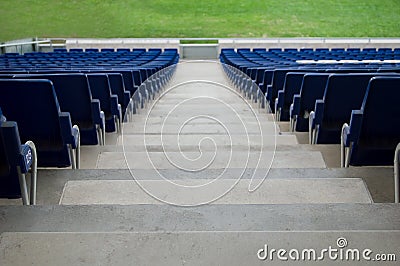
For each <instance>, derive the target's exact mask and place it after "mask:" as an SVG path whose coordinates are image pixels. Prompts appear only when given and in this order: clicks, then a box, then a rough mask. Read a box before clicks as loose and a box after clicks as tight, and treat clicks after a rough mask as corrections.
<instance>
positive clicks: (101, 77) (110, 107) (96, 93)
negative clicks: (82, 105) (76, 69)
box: [86, 74, 122, 132]
mask: <svg viewBox="0 0 400 266" xmlns="http://www.w3.org/2000/svg"><path fill="white" fill-rule="evenodd" d="M86 76H87V78H88V82H89V87H90V91H91V92H92V97H93V98H94V99H98V100H99V101H100V109H101V110H102V111H103V112H104V116H105V120H106V127H105V128H106V132H115V130H116V129H117V130H118V131H119V132H121V131H120V129H121V122H122V110H121V106H120V105H119V104H118V96H117V95H114V94H111V88H110V82H109V81H108V77H107V74H87V75H86ZM116 125H117V127H116Z"/></svg>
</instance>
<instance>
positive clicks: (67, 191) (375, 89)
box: [0, 47, 400, 265]
mask: <svg viewBox="0 0 400 266" xmlns="http://www.w3.org/2000/svg"><path fill="white" fill-rule="evenodd" d="M179 61H180V55H179V53H178V51H177V50H176V49H168V48H164V49H158V48H149V49H147V50H146V49H139V48H135V49H126V48H121V49H111V48H101V49H97V48H87V49H83V48H82V49H81V48H73V49H69V50H67V49H64V48H63V49H54V51H53V52H49V53H44V52H33V53H25V54H23V55H20V54H15V53H6V54H3V55H0V107H1V109H0V126H1V130H0V156H1V162H0V164H1V168H0V198H2V200H3V199H4V201H0V203H1V205H6V206H1V207H0V221H5V222H4V223H1V224H0V230H2V232H11V233H10V239H11V240H10V239H7V237H5V238H4V241H3V240H2V243H5V244H2V243H0V246H1V245H8V244H7V243H9V242H10V241H11V242H12V241H17V242H18V241H19V240H18V237H20V236H19V235H15V234H13V233H15V232H19V233H21V232H22V233H21V234H22V235H23V245H22V247H19V248H20V249H22V250H25V251H26V250H28V251H29V252H30V250H34V251H32V252H35V251H38V250H42V248H43V247H40V245H41V244H37V243H46V245H47V246H49V247H50V248H49V249H50V250H53V249H54V248H53V243H55V244H54V246H55V247H56V248H55V249H60V250H62V252H64V251H65V250H72V249H71V247H74V248H73V250H74V252H77V253H79V254H81V253H82V254H84V255H83V257H85V256H86V255H87V253H85V252H87V250H86V251H85V248H82V247H90V252H92V253H91V254H97V256H95V255H90V256H89V257H90V258H93V257H100V258H102V256H103V254H100V252H103V249H101V248H99V247H98V245H100V244H103V243H104V242H105V240H104V239H107V240H106V241H109V242H111V243H112V245H115V248H114V250H118V252H121V253H124V254H125V253H129V252H136V253H135V256H140V255H141V254H139V253H141V252H143V250H147V247H155V246H157V245H162V246H170V244H171V243H176V241H181V243H180V244H179V245H180V246H183V247H192V244H193V243H200V244H199V245H200V246H202V247H205V246H206V247H207V248H208V249H211V248H212V249H213V250H218V248H223V249H225V248H226V245H224V244H222V245H221V246H220V247H218V245H220V244H221V241H222V240H226V239H236V240H237V241H238V245H237V247H239V248H238V249H237V250H236V252H237V251H238V250H244V251H243V252H244V253H245V254H244V255H243V256H240V257H243V258H246V259H249V258H250V259H249V260H250V261H252V262H259V261H260V260H257V250H258V251H259V252H260V249H256V250H254V254H255V256H254V258H251V257H249V254H250V253H251V252H252V251H251V250H250V249H253V248H254V243H252V240H254V239H253V238H250V239H247V238H245V237H244V238H243V237H240V239H238V238H237V236H232V232H233V233H234V234H236V233H238V232H246V233H248V231H252V232H253V233H254V232H257V233H260V232H261V233H266V235H267V236H268V239H274V240H276V241H281V238H282V232H287V231H296V232H297V231H300V232H307V233H311V232H312V234H314V233H315V231H321V232H325V231H328V232H330V233H332V234H334V233H337V232H345V233H348V232H350V231H351V232H359V231H362V230H365V231H366V232H368V233H371V232H372V231H374V232H375V231H377V230H381V231H385V230H386V231H387V232H389V234H390V232H392V231H396V232H397V231H398V228H399V226H400V224H399V220H398V217H399V216H398V214H399V212H398V210H399V209H398V206H397V204H391V203H393V202H395V203H398V202H399V198H400V196H399V194H400V183H399V176H398V172H399V170H398V169H399V157H400V155H399V149H400V144H399V143H400V120H399V118H400V108H399V106H398V101H399V99H400V49H387V48H379V49H356V48H351V49H341V48H332V49H326V48H320V49H309V48H305V49H281V48H279V47H278V48H272V49H268V50H267V49H262V48H254V49H248V48H240V49H233V48H229V49H222V50H221V53H220V56H219V61H220V62H218V60H208V61H207V60H198V61H190V60H187V61H185V60H181V61H180V62H179ZM21 143H25V144H21ZM37 167H39V170H37ZM57 168H68V169H57ZM69 168H72V169H74V170H72V169H69ZM29 172H30V173H31V181H30V182H27V181H26V180H25V179H26V174H27V173H29ZM36 173H37V174H36ZM381 180H382V182H381ZM211 181H212V182H211ZM36 183H38V185H36ZM36 187H37V190H38V193H37V196H36ZM393 192H394V193H393ZM20 198H22V203H23V205H35V204H38V205H41V206H36V207H32V209H23V208H24V207H23V206H18V207H15V206H10V205H12V204H15V202H12V204H11V203H9V201H10V200H11V199H18V200H19V201H18V202H17V204H20ZM376 203H385V204H376ZM48 206H51V207H50V208H51V210H49V209H48V208H49V207H48ZM179 206H184V207H185V208H178V207H179ZM345 214H346V215H345ZM348 214H350V215H348ZM338 220H340V221H341V222H338ZM225 230H228V231H225ZM27 232H40V234H43V239H45V240H43V239H39V240H38V239H37V237H38V235H25V234H26V233H27ZM48 232H53V233H54V232H56V233H59V234H61V235H62V237H59V238H57V237H56V238H53V237H54V235H48V234H47V233H48ZM66 232H67V233H68V232H70V233H73V234H71V235H69V236H65V235H64V234H65V233H66ZM88 232H89V234H87V233H88ZM90 232H96V236H94V235H92V234H90ZM99 232H100V233H99ZM110 232H112V233H115V232H118V234H119V235H118V236H116V235H109V233H110ZM132 232H134V233H135V234H131V233H132ZM165 232H167V234H166V235H165V234H164V233H165ZM171 232H172V233H171ZM193 232H196V235H192V233H193ZM271 232H272V234H271ZM127 233H129V234H127ZM136 233H139V234H136ZM397 233H398V232H397ZM102 234H105V236H104V239H102V237H103V236H102ZM155 234H160V235H155ZM274 234H276V235H274ZM198 236H200V238H198V239H197V237H198ZM263 236H264V235H263ZM309 236H310V235H305V236H299V239H303V240H305V239H308V237H309ZM0 237H1V236H0ZM65 237H70V241H64V238H65ZM171 237H172V240H171ZM175 237H178V238H180V239H179V240H176V239H175ZM311 237H312V239H313V243H310V244H314V243H319V244H321V243H323V241H325V240H324V239H325V238H324V237H321V236H320V235H319V236H318V235H317V236H316V235H311ZM60 239H61V241H60ZM221 239H222V240H221ZM284 239H286V238H284ZM363 239H364V238H363V237H359V235H357V237H356V238H354V239H352V241H354V242H352V245H355V244H360V245H361V244H362V243H364V242H363ZM85 241H87V242H85ZM196 241H197V242H196ZM218 241H220V242H218ZM285 241H286V242H288V243H289V242H290V241H289V240H285ZM335 241H336V239H335ZM385 241H386V240H385V239H383V238H382V239H380V240H379V241H376V242H374V243H372V244H373V245H376V246H377V247H378V246H379V245H381V244H382V243H386V242H385ZM393 241H394V243H397V242H398V240H393ZM396 241H397V242H396ZM261 242H262V241H261ZM261 242H260V243H261ZM12 243H14V242H12ZM32 243H34V244H32ZM49 243H51V244H49ZM121 243H122V244H121ZM127 243H128V244H127ZM131 243H135V245H136V244H137V245H139V246H135V248H132V250H129V251H127V250H126V246H127V245H131ZM143 243H144V244H143ZM248 243H250V244H248ZM257 243H258V242H257ZM142 244H143V246H140V245H142ZM36 245H37V246H36ZM96 245H97V246H96ZM147 245H148V246H147ZM193 245H195V244H193ZM382 245H383V244H382ZM385 245H386V244H385ZM122 246H123V247H122ZM386 246H388V247H389V246H390V247H396V248H397V247H398V246H396V245H395V244H394V245H389V244H387V245H386ZM75 247H77V248H76V250H75ZM374 247H375V246H374ZM11 250H12V251H10V252H11V253H10V254H14V253H15V254H17V251H15V249H13V248H11ZM162 250H164V249H162ZM249 250H250V251H249ZM28 251H26V252H28ZM12 252H14V253H12ZM173 252H174V254H175V253H179V252H177V251H175V250H174V251H173ZM189 252H190V254H195V255H194V256H193V257H198V256H197V255H198V253H197V251H193V250H190V251H189ZM52 254H53V253H52ZM129 254H131V253H129ZM146 254H147V253H146ZM254 254H253V255H254ZM168 255H169V254H166V255H165V256H164V258H166V257H168ZM258 255H259V253H258ZM0 256H1V255H0ZM7 256H8V257H7ZM7 256H5V257H7V258H12V259H15V260H16V261H19V262H25V261H28V262H30V260H31V259H32V260H33V261H36V262H37V263H38V262H42V261H43V260H42V259H43V258H44V257H45V256H43V255H40V256H29V258H18V256H12V255H7ZM50 256H53V255H50ZM66 256H70V257H71V258H72V261H73V262H72V263H71V265H75V264H74V263H75V262H76V260H75V257H74V256H75V255H74V254H73V255H68V254H67V255H66ZM79 256H81V255H79ZM232 256H233V257H235V258H236V257H237V254H235V252H233V253H232ZM81 257H82V256H81ZM191 259H192V258H191ZM224 259H225V258H224ZM237 259H238V260H240V261H241V262H243V263H242V264H245V263H244V261H243V260H241V258H237ZM10 260H11V259H9V261H10ZM111 260H112V259H111ZM56 261H57V260H56ZM99 261H101V262H104V261H102V260H101V259H100V260H99ZM122 261H124V262H126V260H125V259H124V260H122ZM171 261H173V262H176V260H171ZM192 261H193V260H192ZM57 262H58V261H57ZM38 264H40V263H38ZM56 264H57V263H56ZM99 264H102V263H99ZM117 264H118V263H117ZM161 264H162V263H161ZM167 264H168V263H167ZM170 264H176V263H170ZM222 264H223V263H222ZM233 264H235V263H233ZM250 264H251V265H253V264H254V263H250ZM255 264H256V263H255ZM62 265H64V264H62ZM359 265H361V264H359Z"/></svg>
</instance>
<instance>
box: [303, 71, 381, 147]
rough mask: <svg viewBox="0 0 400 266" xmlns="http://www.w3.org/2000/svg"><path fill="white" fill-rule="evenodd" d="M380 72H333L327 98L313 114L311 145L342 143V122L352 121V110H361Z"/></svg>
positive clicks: (318, 102)
mask: <svg viewBox="0 0 400 266" xmlns="http://www.w3.org/2000/svg"><path fill="white" fill-rule="evenodd" d="M377 75H384V74H383V73H382V74H378V73H367V74H332V75H330V76H329V78H328V81H327V84H326V88H325V92H324V97H323V99H322V100H317V101H316V102H315V108H314V111H312V112H311V113H310V117H309V134H310V143H311V144H317V143H318V144H339V143H340V131H341V128H342V125H343V124H344V123H345V122H347V121H349V118H350V115H351V111H352V110H357V109H360V107H361V104H362V101H363V99H364V96H365V92H366V90H367V86H368V83H369V80H370V79H371V78H372V77H374V76H377Z"/></svg>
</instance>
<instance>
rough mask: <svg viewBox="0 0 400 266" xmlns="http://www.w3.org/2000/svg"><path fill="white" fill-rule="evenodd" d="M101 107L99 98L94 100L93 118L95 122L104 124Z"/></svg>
mask: <svg viewBox="0 0 400 266" xmlns="http://www.w3.org/2000/svg"><path fill="white" fill-rule="evenodd" d="M100 112H101V109H100V101H99V100H97V99H93V100H92V116H93V117H92V118H93V122H94V123H95V124H96V125H101V124H102V119H101V113H100Z"/></svg>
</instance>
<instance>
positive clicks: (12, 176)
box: [0, 108, 37, 205]
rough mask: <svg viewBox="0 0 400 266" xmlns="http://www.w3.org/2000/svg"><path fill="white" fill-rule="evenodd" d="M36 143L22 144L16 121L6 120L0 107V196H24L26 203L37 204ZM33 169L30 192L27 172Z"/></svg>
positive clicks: (13, 197) (23, 201)
mask: <svg viewBox="0 0 400 266" xmlns="http://www.w3.org/2000/svg"><path fill="white" fill-rule="evenodd" d="M36 156H37V155H36V148H35V144H33V142H32V141H27V142H26V143H25V144H24V145H21V140H20V137H19V132H18V126H17V123H16V122H13V121H6V119H5V117H4V116H3V114H2V110H1V108H0V198H9V199H11V198H12V199H15V198H22V203H23V204H24V205H35V204H36V183H37V157H36ZM29 169H31V182H30V184H31V187H30V193H28V188H27V182H26V174H27V173H28V171H29Z"/></svg>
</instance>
